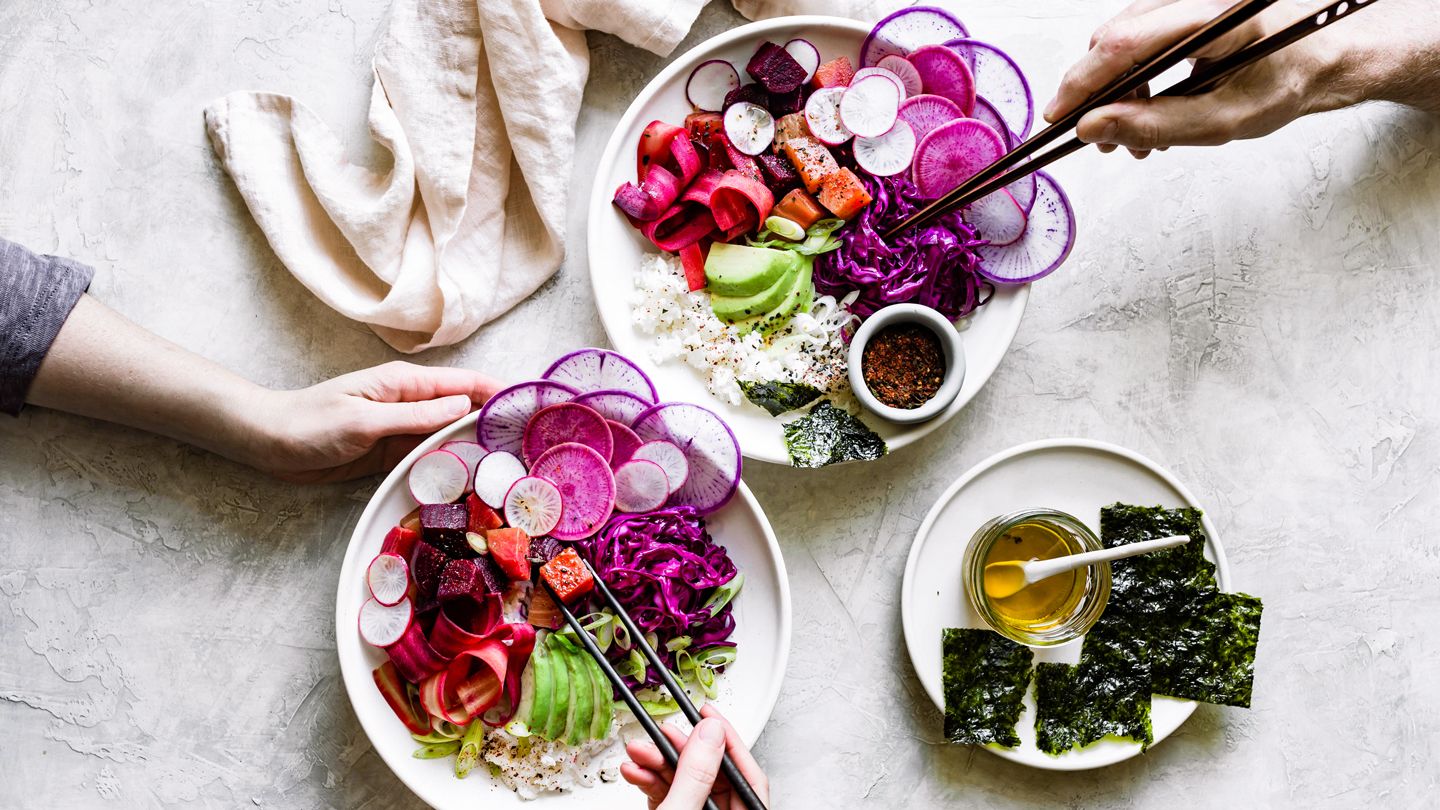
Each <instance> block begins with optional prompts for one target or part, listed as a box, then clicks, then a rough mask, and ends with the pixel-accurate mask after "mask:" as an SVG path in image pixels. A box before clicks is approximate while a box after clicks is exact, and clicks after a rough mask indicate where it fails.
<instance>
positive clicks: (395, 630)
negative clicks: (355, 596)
mask: <svg viewBox="0 0 1440 810" xmlns="http://www.w3.org/2000/svg"><path fill="white" fill-rule="evenodd" d="M413 618H415V609H414V606H413V605H412V604H411V603H410V600H409V599H401V600H400V601H399V602H398V603H397V604H394V605H382V604H380V603H379V602H378V601H376V600H374V599H366V600H365V604H363V605H361V606H360V637H361V638H363V639H365V643H366V644H370V645H372V646H375V647H389V646H390V645H391V644H394V643H395V642H397V641H399V640H400V637H401V636H403V635H405V631H406V630H408V629H410V621H411V620H412V619H413Z"/></svg>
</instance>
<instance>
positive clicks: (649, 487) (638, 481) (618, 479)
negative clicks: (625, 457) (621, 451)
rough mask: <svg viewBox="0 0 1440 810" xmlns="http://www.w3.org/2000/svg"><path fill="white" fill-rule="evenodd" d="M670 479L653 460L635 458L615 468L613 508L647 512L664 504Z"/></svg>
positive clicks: (668, 491)
mask: <svg viewBox="0 0 1440 810" xmlns="http://www.w3.org/2000/svg"><path fill="white" fill-rule="evenodd" d="M668 497H670V479H668V478H666V477H665V471H664V470H662V469H660V465H659V464H656V463H655V462H653V461H645V460H643V459H635V460H634V461H627V462H625V463H624V464H621V465H620V466H619V467H616V468H615V508H617V509H619V510H620V511H621V512H630V513H632V514H634V513H636V512H649V511H652V510H655V509H659V508H660V507H661V506H664V505H665V499H666V498H668Z"/></svg>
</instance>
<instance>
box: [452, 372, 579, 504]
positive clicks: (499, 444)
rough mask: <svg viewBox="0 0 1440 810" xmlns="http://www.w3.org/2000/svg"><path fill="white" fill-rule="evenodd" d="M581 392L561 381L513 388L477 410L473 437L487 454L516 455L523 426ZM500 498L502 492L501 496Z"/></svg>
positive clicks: (514, 386) (541, 381)
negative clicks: (539, 412) (478, 412)
mask: <svg viewBox="0 0 1440 810" xmlns="http://www.w3.org/2000/svg"><path fill="white" fill-rule="evenodd" d="M578 393H580V392H579V391H578V390H577V389H576V388H574V387H572V386H569V385H566V384H565V383H563V382H554V381H551V380H535V381H533V382H523V383H520V384H518V385H512V386H510V387H509V388H506V389H505V390H503V391H501V392H500V393H498V394H496V395H495V396H493V397H491V398H490V399H489V401H487V402H486V403H485V407H483V408H481V409H480V418H479V419H477V420H476V422H475V435H476V436H477V438H479V440H480V444H481V445H482V446H483V447H484V448H485V449H486V450H489V451H490V452H492V453H493V452H495V451H497V450H503V451H505V452H507V453H510V454H511V455H519V454H520V450H521V448H523V447H524V445H525V425H526V424H527V423H528V422H529V421H530V417H532V416H534V415H535V412H536V411H538V410H540V409H541V408H543V407H545V406H547V405H554V404H556V403H559V402H569V401H570V400H572V399H574V398H575V395H576V394H578ZM501 494H502V495H503V494H504V493H501Z"/></svg>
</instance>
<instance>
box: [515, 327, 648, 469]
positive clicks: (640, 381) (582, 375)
mask: <svg viewBox="0 0 1440 810" xmlns="http://www.w3.org/2000/svg"><path fill="white" fill-rule="evenodd" d="M544 376H545V379H547V380H553V381H555V382H558V383H564V384H565V385H569V386H573V387H574V388H575V389H576V390H577V393H584V392H586V391H609V390H612V389H616V388H618V389H620V390H621V391H629V392H630V393H632V394H635V395H636V396H638V397H640V398H641V399H644V400H646V401H648V402H657V401H659V399H660V397H659V395H658V394H656V393H655V384H654V383H652V382H650V378H649V377H647V376H645V372H643V371H641V370H640V367H639V366H637V365H635V363H634V361H632V360H631V359H630V358H628V357H626V356H625V355H623V354H618V353H616V352H612V351H609V350H607V349H580V350H579V351H574V352H571V353H569V354H567V355H565V356H564V357H562V358H560V359H559V360H556V361H555V362H554V363H551V364H550V368H548V369H546V370H545V375H544ZM545 404H546V405H549V404H552V403H549V402H547V403H545ZM487 446H488V445H487ZM490 449H492V450H493V449H495V448H493V447H492V448H490Z"/></svg>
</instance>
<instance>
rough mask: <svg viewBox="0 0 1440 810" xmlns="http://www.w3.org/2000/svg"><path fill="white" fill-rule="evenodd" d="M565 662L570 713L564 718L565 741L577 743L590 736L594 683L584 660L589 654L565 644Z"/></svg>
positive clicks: (593, 716)
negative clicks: (568, 682) (568, 671)
mask: <svg viewBox="0 0 1440 810" xmlns="http://www.w3.org/2000/svg"><path fill="white" fill-rule="evenodd" d="M565 647H566V649H565V663H566V666H568V667H569V668H570V713H569V715H568V716H567V717H566V718H565V742H566V743H568V744H570V745H579V744H580V743H582V742H584V741H585V740H586V739H588V738H589V736H590V726H591V724H592V723H593V722H594V719H595V685H594V683H593V682H592V681H591V680H590V670H589V668H588V667H586V666H585V661H586V659H588V658H589V657H590V654H589V653H587V652H584V651H583V650H579V649H576V648H575V647H573V646H570V644H569V643H568V642H567V643H566V644H565Z"/></svg>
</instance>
